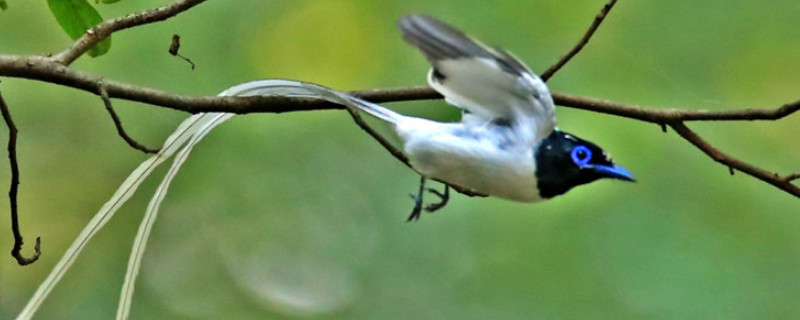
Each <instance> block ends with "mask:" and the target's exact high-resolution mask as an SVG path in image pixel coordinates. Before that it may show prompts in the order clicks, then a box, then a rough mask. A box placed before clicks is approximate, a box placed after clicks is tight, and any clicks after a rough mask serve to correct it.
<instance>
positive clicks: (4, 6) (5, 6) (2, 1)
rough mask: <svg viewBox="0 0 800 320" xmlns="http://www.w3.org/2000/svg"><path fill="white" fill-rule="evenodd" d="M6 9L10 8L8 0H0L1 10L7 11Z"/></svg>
mask: <svg viewBox="0 0 800 320" xmlns="http://www.w3.org/2000/svg"><path fill="white" fill-rule="evenodd" d="M6 9H8V3H6V0H0V10H3V11H6Z"/></svg>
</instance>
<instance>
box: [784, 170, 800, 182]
mask: <svg viewBox="0 0 800 320" xmlns="http://www.w3.org/2000/svg"><path fill="white" fill-rule="evenodd" d="M797 179H800V172H795V173H792V174H789V175H787V176H786V177H784V178H783V180H784V181H786V182H792V181H794V180H797Z"/></svg>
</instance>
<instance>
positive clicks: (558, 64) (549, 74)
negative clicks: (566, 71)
mask: <svg viewBox="0 0 800 320" xmlns="http://www.w3.org/2000/svg"><path fill="white" fill-rule="evenodd" d="M615 3H617V0H611V1H609V2H608V3H606V5H604V6H603V9H601V10H600V13H598V14H597V16H595V17H594V21H593V22H592V25H591V26H589V29H588V30H586V33H584V34H583V37H582V38H581V40H580V41H578V44H576V45H575V46H574V47H572V49H571V50H569V52H567V54H565V55H564V56H563V57H561V59H559V60H558V62H556V63H555V64H554V65H552V66H550V68H547V70H545V71H544V72H542V75H541V76H539V78H541V79H542V81H545V82H547V80H548V79H550V77H552V76H553V75H554V74H555V73H556V72H558V70H560V69H561V67H563V66H564V65H566V64H567V62H569V60H570V59H572V57H574V56H575V55H576V54H578V52H580V51H581V49H583V46H585V45H586V44H587V43H589V39H591V38H592V36H593V35H594V32H595V31H597V28H598V27H600V24H601V23H603V20H604V19H605V18H606V15H608V12H609V11H611V8H613V7H614V4H615Z"/></svg>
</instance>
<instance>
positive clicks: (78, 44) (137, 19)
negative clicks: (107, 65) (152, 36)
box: [52, 0, 205, 66]
mask: <svg viewBox="0 0 800 320" xmlns="http://www.w3.org/2000/svg"><path fill="white" fill-rule="evenodd" d="M204 1H205V0H181V1H177V2H175V3H172V4H170V5H166V6H163V7H160V8H156V9H150V10H145V11H142V12H139V13H135V14H129V15H126V16H124V17H120V18H116V19H111V20H106V21H104V22H102V23H100V24H98V25H97V26H95V27H93V28H91V29H89V30H86V33H84V34H83V36H81V37H80V38H78V40H75V42H73V43H72V46H70V47H69V48H67V49H66V50H64V51H62V52H60V53H58V54H56V55H55V56H53V58H52V59H53V61H55V62H58V63H60V64H62V65H65V66H68V65H70V64H72V62H74V61H75V60H77V59H78V58H80V56H82V55H83V54H84V53H86V51H89V49H91V48H92V47H93V46H94V45H96V44H97V43H99V42H100V41H103V40H105V39H106V38H108V37H109V36H111V34H112V33H114V32H116V31H120V30H124V29H128V28H133V27H136V26H140V25H143V24H148V23H153V22H158V21H163V20H166V19H169V18H172V17H174V16H176V15H178V14H179V13H181V12H183V11H186V10H189V9H190V8H191V7H194V6H196V5H198V4H200V3H203V2H204Z"/></svg>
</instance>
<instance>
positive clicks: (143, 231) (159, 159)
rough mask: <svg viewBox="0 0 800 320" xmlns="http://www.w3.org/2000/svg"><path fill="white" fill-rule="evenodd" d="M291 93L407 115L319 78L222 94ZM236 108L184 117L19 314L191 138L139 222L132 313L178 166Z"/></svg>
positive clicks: (124, 295) (127, 284)
mask: <svg viewBox="0 0 800 320" xmlns="http://www.w3.org/2000/svg"><path fill="white" fill-rule="evenodd" d="M255 95H264V96H276V95H277V96H290V97H306V98H321V99H324V100H327V101H329V102H333V103H337V104H342V105H345V106H346V107H348V108H350V109H351V110H360V111H365V112H367V113H369V114H371V115H373V116H376V117H378V118H380V119H383V120H385V121H387V122H390V123H394V122H395V121H396V120H397V119H399V118H400V117H403V116H401V115H399V114H397V113H395V112H393V111H391V110H389V109H386V108H383V107H381V106H379V105H376V104H373V103H370V102H367V101H365V100H361V99H358V98H356V97H353V96H351V95H348V94H346V93H343V92H339V91H336V90H332V89H328V88H326V87H322V86H319V85H315V84H310V83H304V82H299V81H290V80H260V81H253V82H247V83H243V84H240V85H236V86H233V87H231V88H229V89H227V90H225V91H223V92H222V93H220V94H219V96H255ZM232 116H233V114H226V113H202V114H196V115H193V116H191V117H189V118H188V119H186V120H184V122H182V123H181V124H180V125H179V126H178V128H177V129H176V130H175V132H173V133H172V134H171V135H170V136H169V137H168V138H167V140H166V141H165V142H164V146H163V147H162V148H161V151H159V152H158V153H157V154H155V155H154V156H152V157H150V158H149V159H147V160H145V161H144V162H142V164H140V165H139V167H137V168H136V169H135V170H134V171H133V172H132V173H131V174H130V175H129V176H128V178H126V179H125V181H124V182H123V183H122V185H120V187H119V188H118V189H117V191H116V192H115V193H114V195H113V196H112V197H111V199H109V201H108V202H106V203H105V204H104V205H103V206H102V207H101V208H100V210H99V211H98V212H97V214H95V216H94V217H93V218H92V220H91V221H89V224H87V225H86V227H85V228H84V229H83V231H81V233H80V235H78V237H77V238H76V239H75V241H74V242H73V243H72V245H71V246H70V247H69V249H67V252H66V253H64V256H63V257H61V260H59V262H58V263H57V264H56V266H55V267H54V268H53V270H52V271H51V272H50V274H49V275H48V276H47V278H46V279H45V281H44V282H43V283H42V284H41V285H40V286H39V288H38V289H37V290H36V293H34V295H33V297H32V298H31V300H29V301H28V304H27V305H26V306H25V308H24V309H23V310H22V312H20V314H19V315H18V316H17V320H28V319H31V317H33V315H34V313H35V312H36V311H37V310H38V309H39V307H40V306H41V304H42V302H43V301H44V299H45V298H47V296H48V295H49V294H50V292H51V291H52V290H53V288H54V287H55V285H56V284H57V283H58V281H59V280H61V278H62V277H63V275H64V273H66V271H67V270H68V269H69V268H70V267H71V266H72V263H73V262H74V261H75V259H76V258H77V257H78V255H79V254H80V252H81V251H82V250H83V248H84V247H85V246H86V244H87V243H88V242H89V240H90V239H91V238H92V237H93V236H94V235H95V234H97V232H98V231H99V230H100V229H101V228H102V227H103V226H104V225H105V224H106V223H107V222H108V221H109V220H110V219H111V217H113V216H114V214H115V213H116V211H117V210H118V209H119V208H120V207H121V206H122V204H124V203H125V202H126V201H127V200H128V199H130V197H131V196H132V195H133V193H134V192H135V191H136V189H137V188H138V187H139V185H140V184H141V183H142V181H144V179H145V178H147V176H149V175H150V173H152V171H153V170H154V169H155V168H156V167H158V165H160V164H161V163H163V162H164V161H165V160H166V159H168V158H169V157H170V156H172V155H173V154H175V152H176V151H177V150H178V148H180V147H181V146H182V145H184V144H185V143H186V142H187V140H189V139H191V140H189V142H188V143H186V146H185V147H184V148H183V149H182V150H181V151H180V152H179V153H178V155H177V156H176V158H175V160H174V162H173V164H172V167H171V168H170V170H169V171H168V172H167V174H166V176H165V177H164V180H162V182H161V184H160V185H159V186H158V188H157V189H156V193H155V194H154V195H153V198H152V199H151V200H150V203H149V205H148V207H147V211H146V212H145V216H144V218H143V220H142V223H141V224H140V226H139V231H138V232H137V235H136V239H135V241H134V245H133V249H132V250H131V256H130V258H129V260H128V271H127V272H126V274H125V281H124V284H123V287H122V292H121V295H120V302H119V306H118V308H117V319H127V318H128V315H129V313H130V306H131V301H132V299H133V292H134V285H135V282H136V277H137V276H138V274H139V268H140V265H141V260H142V257H143V255H144V250H145V248H146V244H147V239H148V238H149V236H150V231H151V230H152V227H153V223H154V222H155V219H156V216H157V215H158V209H159V207H160V205H161V202H162V200H163V199H164V197H165V196H166V193H167V190H168V189H169V185H170V183H171V182H172V179H173V178H174V177H175V175H177V173H178V170H179V169H180V167H181V166H182V165H183V163H184V162H185V161H186V159H187V158H188V156H189V153H190V152H191V150H192V148H193V147H194V146H195V145H196V144H197V143H198V142H200V140H202V139H203V137H205V136H206V135H207V134H208V133H209V132H210V131H211V130H212V129H213V128H214V127H216V126H217V125H219V124H221V123H223V122H225V121H226V120H228V119H230V118H231V117H232Z"/></svg>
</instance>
